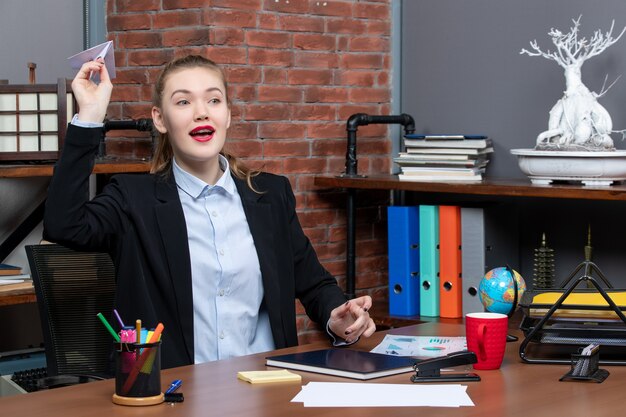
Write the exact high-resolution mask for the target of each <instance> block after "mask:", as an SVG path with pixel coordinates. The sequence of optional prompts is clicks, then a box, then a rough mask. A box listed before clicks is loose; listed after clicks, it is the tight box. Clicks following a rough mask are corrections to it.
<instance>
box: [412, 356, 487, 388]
mask: <svg viewBox="0 0 626 417" xmlns="http://www.w3.org/2000/svg"><path fill="white" fill-rule="evenodd" d="M476 362H477V359H476V354H475V353H474V352H470V351H467V350H462V351H460V352H452V353H450V354H448V355H446V356H441V357H438V358H433V359H425V360H423V361H419V362H416V363H415V365H413V369H414V370H415V375H413V376H411V381H412V382H459V381H480V376H479V375H477V374H475V373H468V374H453V373H450V374H443V375H442V374H441V369H442V368H452V367H454V366H459V365H469V364H472V363H476Z"/></svg>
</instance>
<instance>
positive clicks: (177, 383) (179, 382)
mask: <svg viewBox="0 0 626 417" xmlns="http://www.w3.org/2000/svg"><path fill="white" fill-rule="evenodd" d="M181 385H183V381H182V380H181V379H175V380H173V381H172V383H171V384H170V387H169V388H168V389H167V391H165V393H166V394H171V393H173V392H174V391H176V390H177V389H178V388H180V386H181Z"/></svg>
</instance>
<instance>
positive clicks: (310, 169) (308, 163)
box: [285, 158, 326, 174]
mask: <svg viewBox="0 0 626 417" xmlns="http://www.w3.org/2000/svg"><path fill="white" fill-rule="evenodd" d="M325 168H326V159H324V158H304V159H303V158H289V159H287V160H286V161H285V172H289V173H292V174H295V173H305V174H308V173H316V172H324V170H325Z"/></svg>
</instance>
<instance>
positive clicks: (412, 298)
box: [387, 206, 420, 316]
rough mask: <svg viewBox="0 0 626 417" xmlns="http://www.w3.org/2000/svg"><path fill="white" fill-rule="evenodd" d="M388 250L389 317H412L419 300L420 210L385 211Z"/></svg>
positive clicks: (392, 208)
mask: <svg viewBox="0 0 626 417" xmlns="http://www.w3.org/2000/svg"><path fill="white" fill-rule="evenodd" d="M387 217H388V221H387V228H388V248H389V314H390V315H392V316H415V315H418V314H419V313H420V305H419V303H420V299H419V287H420V276H419V270H420V268H419V266H420V265H419V261H420V259H419V208H418V207H417V206H415V207H401V206H390V207H388V208H387Z"/></svg>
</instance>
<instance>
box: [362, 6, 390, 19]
mask: <svg viewBox="0 0 626 417" xmlns="http://www.w3.org/2000/svg"><path fill="white" fill-rule="evenodd" d="M389 13H390V8H389V6H388V5H386V4H372V3H362V2H357V3H355V4H354V8H353V15H354V17H360V18H364V19H372V20H374V19H379V20H383V21H387V20H389Z"/></svg>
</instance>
